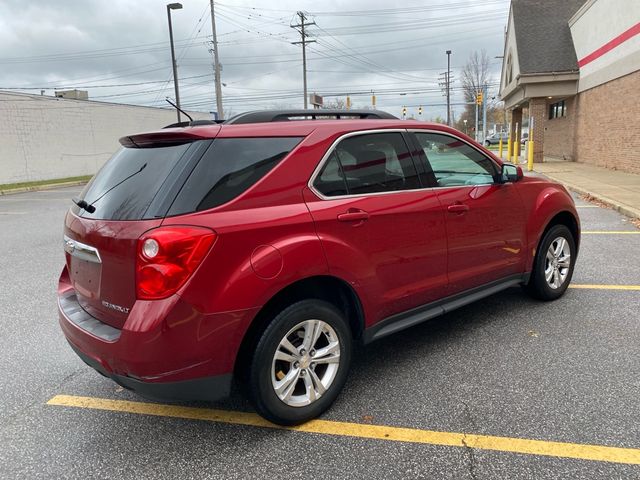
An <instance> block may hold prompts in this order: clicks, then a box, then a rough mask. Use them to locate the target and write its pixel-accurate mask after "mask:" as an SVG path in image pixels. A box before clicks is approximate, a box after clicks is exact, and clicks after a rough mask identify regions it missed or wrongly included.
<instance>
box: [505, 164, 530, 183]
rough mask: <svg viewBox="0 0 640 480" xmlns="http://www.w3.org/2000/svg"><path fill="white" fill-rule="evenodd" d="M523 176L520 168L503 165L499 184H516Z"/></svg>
mask: <svg viewBox="0 0 640 480" xmlns="http://www.w3.org/2000/svg"><path fill="white" fill-rule="evenodd" d="M523 176H524V173H522V168H520V167H519V166H517V165H511V164H510V163H505V164H503V165H502V171H501V172H500V183H507V182H517V181H518V180H520V179H521V178H522V177H523Z"/></svg>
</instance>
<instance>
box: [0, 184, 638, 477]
mask: <svg viewBox="0 0 640 480" xmlns="http://www.w3.org/2000/svg"><path fill="white" fill-rule="evenodd" d="M78 190H79V187H73V188H66V189H57V190H50V191H42V192H27V193H24V194H16V195H9V196H5V197H1V198H0V245H2V248H3V254H2V255H1V256H0V271H1V272H3V275H2V279H1V280H0V305H1V306H2V311H1V313H0V322H1V326H2V335H0V366H1V368H2V379H1V380H0V420H1V422H0V445H2V448H0V478H12V479H13V478H29V479H31V478H82V479H87V478H136V479H140V478H153V479H163V478H167V479H169V478H170V479H174V478H197V479H201V478H272V479H276V478H287V479H296V478H368V479H378V478H380V479H384V478H434V479H502V478H504V479H536V480H539V479H557V478H563V479H596V478H597V479H600V478H601V479H625V480H627V479H640V450H639V449H640V402H639V401H638V399H639V398H640V355H639V345H640V321H639V320H640V287H638V286H639V285H640V261H639V260H638V259H639V258H640V235H638V234H636V233H632V234H625V233H611V232H639V231H638V230H637V229H636V227H634V226H633V225H632V224H631V223H630V222H629V221H627V219H626V218H625V217H623V216H621V215H620V214H618V213H616V212H614V211H612V210H607V209H603V208H600V207H597V206H594V205H591V204H588V203H586V202H584V201H581V200H578V201H577V203H578V205H579V209H578V210H579V213H580V216H581V220H582V227H583V229H584V230H585V231H586V232H593V233H585V235H584V236H583V238H582V245H581V250H580V255H579V258H578V263H577V266H576V270H575V273H574V278H573V284H575V285H576V286H578V287H580V288H572V289H570V290H568V291H567V293H566V295H565V296H564V297H563V298H561V299H560V300H557V301H555V302H551V303H543V302H538V301H534V300H532V299H530V298H528V297H527V296H526V295H525V294H523V293H522V292H521V290H520V289H519V288H514V289H510V290H507V291H505V292H502V293H499V294H497V295H494V296H492V297H489V298H487V299H484V300H482V301H480V302H477V303H475V304H472V305H469V306H467V307H464V308H462V309H460V310H457V311H456V312H453V313H451V314H448V315H446V316H444V317H441V318H439V319H436V320H433V321H431V322H429V323H426V324H423V325H420V326H417V327H414V328H412V329H409V330H406V331H403V332H401V333H398V334H396V335H394V336H391V337H388V338H385V339H383V340H380V341H378V342H376V343H373V344H371V345H370V346H368V347H366V348H362V349H360V350H359V351H358V352H357V353H356V355H355V359H354V363H353V366H352V371H351V375H350V378H349V380H348V382H347V385H346V387H345V389H344V391H343V393H342V394H341V395H340V397H339V398H338V400H337V402H336V403H335V405H334V406H333V407H332V408H331V409H330V410H329V411H328V412H327V413H326V414H325V415H323V417H322V420H324V421H326V422H325V423H323V424H322V425H323V427H322V428H325V427H326V429H327V431H326V432H325V433H310V432H308V431H291V430H282V429H277V428H270V427H264V426H252V425H239V424H237V423H242V422H236V421H234V418H236V417H234V415H238V416H240V415H241V414H240V413H238V414H236V413H235V412H251V407H250V405H248V403H247V402H246V400H244V399H243V398H242V396H241V395H240V394H238V393H234V395H233V396H232V397H231V398H230V399H228V400H225V401H222V402H218V403H215V404H195V403H191V404H181V405H182V406H187V407H197V408H201V409H207V411H208V409H216V410H218V411H224V412H227V413H226V414H225V415H226V417H225V416H223V417H220V418H222V419H218V420H216V421H211V420H196V419H193V418H176V416H177V417H180V416H181V415H180V414H177V415H173V416H172V415H170V414H169V413H167V412H170V411H169V410H166V409H165V410H163V408H162V407H161V406H159V407H157V412H156V413H153V414H149V412H147V413H144V412H142V413H140V412H139V413H128V412H130V411H132V409H133V410H135V406H136V405H141V404H142V403H141V402H145V403H144V404H145V405H147V403H146V402H147V401H146V400H144V399H141V398H140V397H138V396H136V395H135V394H133V393H131V392H128V391H126V390H123V389H122V388H120V387H118V386H117V385H116V384H115V383H113V382H112V381H110V380H108V379H106V378H103V377H101V376H100V375H98V374H97V373H95V372H94V371H92V370H91V369H90V368H89V367H87V366H85V365H84V364H83V363H82V362H81V361H80V360H79V359H78V358H77V357H76V355H75V354H74V353H73V352H72V351H71V349H70V348H69V347H68V345H67V343H66V341H65V340H64V337H63V335H62V333H61V332H60V329H59V327H58V323H57V313H56V299H55V288H56V282H57V277H58V275H59V272H60V270H61V267H62V265H63V262H64V256H63V250H62V221H63V216H64V213H65V211H66V209H67V208H68V207H69V205H70V198H71V197H72V196H73V195H75V194H77V192H78ZM611 286H614V287H622V288H619V289H611ZM60 395H68V396H71V398H81V397H82V398H86V397H88V398H89V399H97V400H96V402H99V401H100V399H107V400H116V401H119V402H120V403H118V402H115V403H113V405H115V407H114V408H113V409H109V410H104V409H99V408H93V407H92V403H91V401H90V400H89V401H85V404H84V406H85V407H88V408H79V406H80V403H82V402H81V401H80V400H78V405H77V406H60V405H52V404H47V402H49V401H50V400H51V399H53V398H56V397H57V396H60ZM123 401H131V402H138V403H135V404H128V403H124V402H123ZM53 403H55V402H53ZM118 405H128V407H127V408H128V409H129V410H128V411H127V408H124V407H123V408H122V409H120V410H121V411H119V407H118ZM152 407H153V406H151V407H149V408H152ZM185 411H186V410H185ZM163 412H164V413H163ZM225 418H226V420H225ZM249 423H251V422H249ZM351 424H357V426H362V428H361V429H360V430H358V429H357V428H356V429H355V430H353V428H352V427H350V425H351ZM369 426H370V427H371V429H372V430H373V427H375V426H384V427H388V431H389V432H390V434H389V435H387V436H388V439H387V438H385V436H384V435H382V436H381V438H367V434H366V432H367V431H368V430H367V428H369ZM314 428H315V427H314ZM318 428H319V427H318ZM349 428H352V429H351V430H349ZM407 428H408V429H413V430H411V431H415V432H416V438H427V439H428V438H431V437H432V436H433V435H432V434H431V433H429V432H434V431H435V432H445V433H446V434H447V433H448V434H451V435H454V434H458V433H464V434H467V435H468V437H465V438H467V439H469V443H467V442H466V441H465V442H463V443H464V445H462V446H456V445H446V444H444V443H446V442H438V441H433V442H432V441H429V440H428V441H425V442H422V443H421V442H418V441H417V440H416V441H393V435H394V432H396V431H399V429H407ZM311 430H313V429H311ZM316 430H318V429H316ZM350 432H355V433H350ZM358 432H365V433H358ZM473 435H480V436H488V437H490V438H494V437H496V438H502V439H506V440H504V441H501V442H502V443H500V442H498V444H499V445H506V446H507V447H500V448H496V449H489V448H485V447H482V446H481V447H479V448H476V447H473V446H468V445H471V444H472V443H471V440H472V437H471V436H473ZM445 437H446V435H445ZM447 438H449V437H447ZM520 440H538V441H542V442H543V443H544V445H550V446H553V445H554V443H553V442H563V443H562V444H564V443H566V444H570V445H576V444H577V445H583V446H601V447H618V448H622V449H626V450H625V451H626V452H627V453H628V454H629V455H630V456H629V457H627V458H631V459H632V460H634V459H635V462H633V461H632V462H630V463H627V464H625V463H622V462H618V461H610V460H609V461H606V460H602V459H601V460H586V459H580V458H575V455H573V456H572V455H571V454H570V453H571V449H570V448H566V449H564V450H563V449H560V450H558V451H560V452H565V451H566V452H567V454H566V455H563V454H560V455H558V456H551V455H550V454H530V453H523V452H524V450H526V449H524V450H523V449H518V448H516V449H515V452H520V453H514V451H509V448H508V445H520V444H521V443H522V442H520V443H519V441H520ZM465 445H467V446H465ZM579 449H580V448H578V450H579ZM605 450H606V449H605ZM612 450H614V449H612ZM594 451H595V452H596V454H595V456H596V457H598V454H597V452H598V451H600V450H597V449H595V450H594ZM629 452H630V453H629ZM603 458H604V457H603ZM634 463H635V464H634Z"/></svg>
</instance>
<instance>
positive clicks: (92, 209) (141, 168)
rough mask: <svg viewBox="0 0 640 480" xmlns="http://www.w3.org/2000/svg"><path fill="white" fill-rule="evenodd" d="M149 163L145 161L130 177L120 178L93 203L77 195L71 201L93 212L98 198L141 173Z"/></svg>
mask: <svg viewBox="0 0 640 480" xmlns="http://www.w3.org/2000/svg"><path fill="white" fill-rule="evenodd" d="M146 166H147V164H146V163H145V164H144V165H142V166H141V167H140V169H139V170H138V171H136V172H133V173H132V174H131V175H129V176H128V177H125V178H124V179H122V180H120V181H119V182H118V183H116V184H115V185H114V186H113V187H111V188H109V189H108V190H107V191H106V192H104V193H103V194H102V195H100V196H99V197H98V198H96V199H95V200H94V201H93V202H91V203H87V202H85V201H84V200H80V199H78V198H76V197H73V198H72V199H71V201H72V202H73V203H75V204H76V205H77V206H79V207H80V208H82V209H84V210H86V211H87V212H89V213H93V212H95V211H96V207H94V206H93V205H94V204H95V203H96V202H98V200H100V199H101V198H102V197H104V196H105V195H106V194H107V193H109V192H110V191H111V190H113V189H114V188H116V187H117V186H119V185H122V184H123V183H124V182H126V181H127V180H129V179H130V178H131V177H133V176H135V175H137V174H139V173H140V172H141V171H142V170H144V169H145V168H146Z"/></svg>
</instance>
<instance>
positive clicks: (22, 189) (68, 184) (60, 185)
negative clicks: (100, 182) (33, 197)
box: [0, 180, 87, 197]
mask: <svg viewBox="0 0 640 480" xmlns="http://www.w3.org/2000/svg"><path fill="white" fill-rule="evenodd" d="M86 183H87V180H76V181H75V182H61V183H47V184H44V185H34V186H32V187H18V188H8V189H6V190H0V197H2V196H4V195H12V194H14V193H25V192H38V191H40V190H51V189H53V188H63V187H76V186H80V185H85V184H86Z"/></svg>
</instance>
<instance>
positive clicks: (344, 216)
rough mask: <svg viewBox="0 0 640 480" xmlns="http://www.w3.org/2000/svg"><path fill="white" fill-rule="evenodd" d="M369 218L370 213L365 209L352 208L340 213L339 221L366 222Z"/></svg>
mask: <svg viewBox="0 0 640 480" xmlns="http://www.w3.org/2000/svg"><path fill="white" fill-rule="evenodd" d="M368 218H369V214H368V213H367V212H365V211H364V210H360V209H357V208H350V209H349V210H347V211H346V212H345V213H340V214H338V221H339V222H364V221H365V220H367V219H368Z"/></svg>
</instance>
